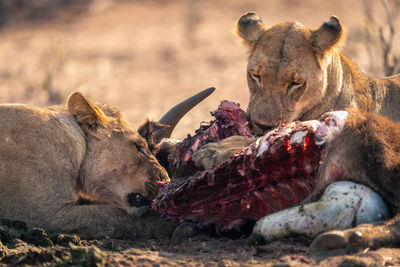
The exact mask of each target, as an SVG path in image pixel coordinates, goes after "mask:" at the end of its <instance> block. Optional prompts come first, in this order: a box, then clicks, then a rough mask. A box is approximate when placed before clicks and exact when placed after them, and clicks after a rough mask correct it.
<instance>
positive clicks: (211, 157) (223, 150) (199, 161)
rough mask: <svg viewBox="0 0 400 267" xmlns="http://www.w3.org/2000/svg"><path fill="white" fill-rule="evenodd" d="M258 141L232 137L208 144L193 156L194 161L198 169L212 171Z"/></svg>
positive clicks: (243, 137)
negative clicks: (211, 169)
mask: <svg viewBox="0 0 400 267" xmlns="http://www.w3.org/2000/svg"><path fill="white" fill-rule="evenodd" d="M255 141H256V138H248V137H245V136H236V135H235V136H231V137H228V138H226V139H224V140H222V141H219V142H216V143H208V144H206V145H204V146H202V147H201V148H200V149H199V150H198V151H197V152H196V153H194V154H193V156H192V160H193V161H194V163H195V165H196V166H197V167H200V168H203V169H205V170H206V169H210V168H212V167H214V166H216V165H217V164H219V163H221V162H222V161H224V160H226V159H228V158H229V157H231V156H232V155H233V154H234V153H235V152H240V151H242V150H243V149H244V148H245V147H247V146H249V145H250V144H252V143H253V142H255Z"/></svg>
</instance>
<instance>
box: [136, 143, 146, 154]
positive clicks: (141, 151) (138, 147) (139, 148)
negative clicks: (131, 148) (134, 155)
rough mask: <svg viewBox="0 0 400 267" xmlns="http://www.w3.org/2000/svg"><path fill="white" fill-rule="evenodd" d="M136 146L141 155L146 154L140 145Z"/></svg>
mask: <svg viewBox="0 0 400 267" xmlns="http://www.w3.org/2000/svg"><path fill="white" fill-rule="evenodd" d="M135 146H136V149H137V151H138V152H139V153H141V154H144V151H143V148H142V147H141V146H140V145H138V144H135Z"/></svg>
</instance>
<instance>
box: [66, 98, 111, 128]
mask: <svg viewBox="0 0 400 267" xmlns="http://www.w3.org/2000/svg"><path fill="white" fill-rule="evenodd" d="M68 110H69V111H70V112H71V113H72V115H74V116H75V118H76V120H77V121H78V123H79V124H80V125H81V127H82V128H83V129H84V130H85V131H87V132H88V131H92V132H96V131H97V129H98V128H99V126H103V124H104V123H105V121H106V115H104V113H103V111H102V110H101V109H100V108H99V107H98V106H97V105H95V104H93V103H91V102H90V101H89V100H87V99H86V98H85V97H84V96H83V95H82V94H81V93H78V92H75V93H72V94H71V95H70V96H69V98H68Z"/></svg>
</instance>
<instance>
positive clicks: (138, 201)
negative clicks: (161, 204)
mask: <svg viewBox="0 0 400 267" xmlns="http://www.w3.org/2000/svg"><path fill="white" fill-rule="evenodd" d="M127 198H128V203H129V204H130V205H131V206H133V207H136V208H139V207H142V206H148V205H150V200H149V199H148V198H147V197H144V196H142V195H141V194H139V193H129V194H128V195H127Z"/></svg>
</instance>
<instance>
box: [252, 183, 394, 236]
mask: <svg viewBox="0 0 400 267" xmlns="http://www.w3.org/2000/svg"><path fill="white" fill-rule="evenodd" d="M388 216H389V210H388V208H387V206H386V204H385V202H384V201H383V199H382V198H381V197H380V196H379V195H378V194H377V193H375V192H374V191H372V190H371V189H369V188H368V187H366V186H363V185H359V184H356V183H353V182H348V181H342V182H336V183H333V184H331V185H330V186H328V187H327V189H326V190H325V192H324V194H323V195H322V197H321V199H320V200H319V201H317V202H313V203H309V204H304V205H298V206H295V207H292V208H289V209H286V210H282V211H279V212H276V213H273V214H270V215H268V216H266V217H264V218H262V219H260V220H259V221H258V222H257V224H256V225H255V227H254V229H253V237H254V238H255V240H257V241H260V237H261V240H263V239H264V240H265V241H272V240H275V239H279V238H282V237H287V236H289V235H292V234H301V235H304V236H307V237H309V238H315V237H316V236H317V235H318V234H319V233H321V232H325V231H329V230H332V229H346V228H349V227H352V226H354V225H357V224H360V223H370V222H374V221H378V220H384V219H386V218H388ZM338 242H339V241H338Z"/></svg>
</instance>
